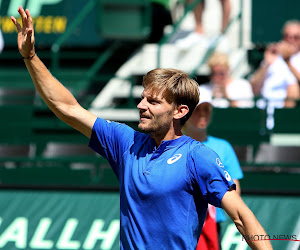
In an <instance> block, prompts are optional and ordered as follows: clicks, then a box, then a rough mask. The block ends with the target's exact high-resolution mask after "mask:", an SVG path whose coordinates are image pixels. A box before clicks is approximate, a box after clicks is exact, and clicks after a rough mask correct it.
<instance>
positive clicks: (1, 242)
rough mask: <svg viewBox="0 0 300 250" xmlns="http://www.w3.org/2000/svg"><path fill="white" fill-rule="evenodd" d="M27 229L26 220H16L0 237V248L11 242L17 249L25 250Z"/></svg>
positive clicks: (20, 218)
mask: <svg viewBox="0 0 300 250" xmlns="http://www.w3.org/2000/svg"><path fill="white" fill-rule="evenodd" d="M27 228H28V220H27V218H24V217H18V218H16V219H15V220H14V221H13V222H12V223H11V224H10V225H9V226H8V227H7V228H6V230H5V231H4V232H3V233H2V235H1V236H0V248H2V247H3V246H5V245H6V244H7V243H8V242H10V241H13V242H15V245H16V247H17V248H19V249H25V248H26V246H27Z"/></svg>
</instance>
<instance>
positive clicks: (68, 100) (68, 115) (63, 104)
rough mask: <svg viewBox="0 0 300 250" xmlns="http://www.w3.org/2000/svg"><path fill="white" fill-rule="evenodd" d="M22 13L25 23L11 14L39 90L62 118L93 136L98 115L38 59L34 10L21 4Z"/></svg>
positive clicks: (85, 133) (31, 74)
mask: <svg viewBox="0 0 300 250" xmlns="http://www.w3.org/2000/svg"><path fill="white" fill-rule="evenodd" d="M18 12H19V14H20V16H21V18H22V26H21V25H20V24H19V23H18V22H17V20H16V18H15V17H11V19H12V21H13V23H14V24H15V26H16V28H17V31H18V49H19V51H20V53H21V55H22V57H23V59H24V61H25V64H26V67H27V69H28V72H29V74H30V76H31V78H32V81H33V83H34V85H35V87H36V89H37V91H38V92H39V94H40V95H41V97H42V98H43V100H44V101H45V103H46V104H47V105H48V107H49V108H50V109H51V110H52V111H53V112H54V113H55V115H56V116H57V117H58V118H59V119H61V120H62V121H64V122H65V123H67V124H69V125H70V126H72V127H73V128H75V129H77V130H78V131H80V132H81V133H83V134H84V135H86V136H87V137H90V136H91V132H92V128H93V125H94V122H95V120H96V119H97V117H96V116H95V115H93V114H92V113H90V112H89V111H87V110H86V109H84V108H83V107H81V106H80V105H79V103H78V102H77V101H76V99H75V98H74V96H73V95H72V94H71V93H70V92H69V91H68V90H67V89H66V88H65V87H64V86H63V85H62V84H61V83H60V82H59V81H58V80H56V78H55V77H53V76H52V75H51V73H50V72H49V71H48V69H47V68H46V66H45V65H44V64H43V62H42V61H41V60H40V59H39V58H38V56H37V55H36V52H35V48H34V41H35V37H34V30H33V23H32V18H31V15H30V12H29V10H28V9H26V11H24V9H23V8H22V7H21V6H20V7H19V9H18Z"/></svg>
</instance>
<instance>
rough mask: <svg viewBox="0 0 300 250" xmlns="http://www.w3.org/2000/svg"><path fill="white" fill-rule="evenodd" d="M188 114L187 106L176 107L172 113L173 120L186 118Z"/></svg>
mask: <svg viewBox="0 0 300 250" xmlns="http://www.w3.org/2000/svg"><path fill="white" fill-rule="evenodd" d="M188 112H189V107H188V106H187V105H183V104H182V105H178V107H177V108H176V109H175V111H174V116H173V117H174V119H181V118H182V117H184V116H186V115H187V113H188Z"/></svg>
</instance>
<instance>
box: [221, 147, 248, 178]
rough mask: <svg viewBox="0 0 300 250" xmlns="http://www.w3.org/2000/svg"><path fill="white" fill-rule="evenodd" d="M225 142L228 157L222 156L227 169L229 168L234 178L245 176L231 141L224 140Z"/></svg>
mask: <svg viewBox="0 0 300 250" xmlns="http://www.w3.org/2000/svg"><path fill="white" fill-rule="evenodd" d="M224 143H225V145H226V151H225V152H224V154H225V155H226V157H224V158H222V160H223V164H224V166H225V168H226V170H228V172H229V174H230V176H231V178H232V179H236V180H239V179H242V178H243V177H244V174H243V171H242V169H241V166H240V163H239V160H238V158H237V156H236V154H235V152H234V149H233V148H232V146H231V144H230V143H229V142H227V141H224Z"/></svg>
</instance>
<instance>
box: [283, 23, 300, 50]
mask: <svg viewBox="0 0 300 250" xmlns="http://www.w3.org/2000/svg"><path fill="white" fill-rule="evenodd" d="M283 40H284V41H286V42H288V43H289V44H291V45H293V46H296V47H298V48H299V47H300V26H299V25H296V24H291V25H287V26H286V27H285V28H284V30H283Z"/></svg>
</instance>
